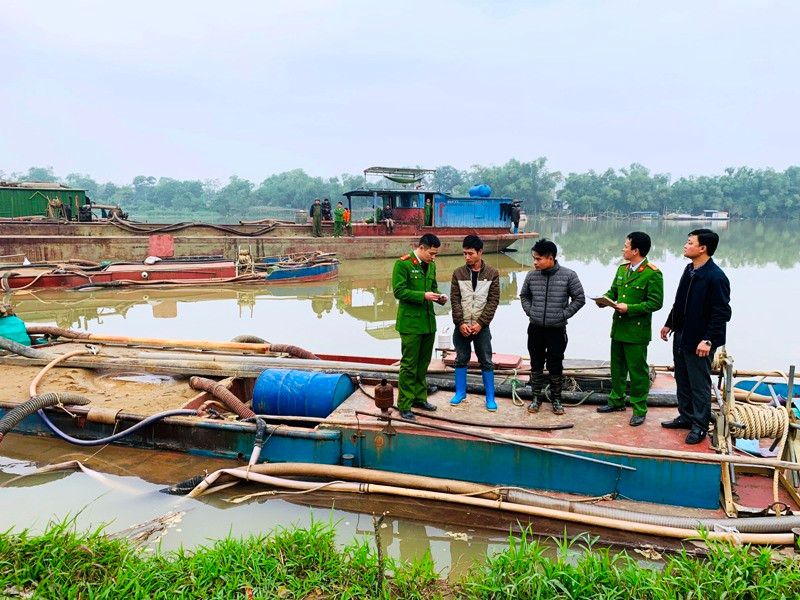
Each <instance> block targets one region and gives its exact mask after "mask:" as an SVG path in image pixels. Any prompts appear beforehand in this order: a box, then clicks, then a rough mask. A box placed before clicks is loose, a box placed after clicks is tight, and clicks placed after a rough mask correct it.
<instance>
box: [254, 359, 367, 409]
mask: <svg viewBox="0 0 800 600" xmlns="http://www.w3.org/2000/svg"><path fill="white" fill-rule="evenodd" d="M354 391H355V387H354V386H353V382H352V381H351V380H350V378H349V377H348V376H347V375H342V374H340V373H333V374H329V373H318V372H314V371H300V370H296V369H292V370H289V369H266V370H265V371H262V372H261V375H259V376H258V379H256V385H255V387H254V388H253V410H254V411H255V412H256V414H259V415H280V416H284V417H320V418H324V417H327V416H328V415H329V414H331V413H332V412H333V411H334V409H335V408H336V407H337V406H339V405H340V404H341V403H342V402H344V401H345V400H346V399H347V397H348V396H350V394H352V393H353V392H354Z"/></svg>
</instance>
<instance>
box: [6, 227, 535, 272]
mask: <svg viewBox="0 0 800 600" xmlns="http://www.w3.org/2000/svg"><path fill="white" fill-rule="evenodd" d="M32 227H33V226H31V225H28V224H22V225H21V226H20V227H19V228H18V227H17V225H16V224H14V225H9V224H6V223H4V224H2V225H0V255H5V254H20V253H24V254H25V255H26V256H27V258H28V260H30V261H31V262H58V261H64V260H68V259H82V260H91V261H96V262H100V261H103V260H143V259H144V258H146V257H147V256H149V252H150V247H149V237H148V236H146V235H137V236H130V235H125V234H124V232H121V230H119V229H117V228H113V230H109V229H107V228H102V227H98V228H97V229H92V230H91V235H85V236H84V235H81V225H79V224H78V225H75V228H76V229H75V230H74V231H72V232H70V229H69V227H71V226H68V225H53V226H52V229H51V228H50V226H49V225H48V226H43V229H41V230H38V231H35V232H34V231H33V229H32ZM287 227H291V226H287ZM299 227H304V226H299ZM12 229H13V231H14V233H10V231H11V230H12ZM28 229H31V231H30V232H29V233H25V231H26V230H28ZM214 233H215V235H203V236H187V235H176V236H174V255H175V256H224V257H225V258H230V259H234V258H236V256H237V254H238V249H239V247H240V246H241V247H245V248H249V249H250V251H251V253H252V254H253V255H254V256H256V257H266V256H277V255H285V254H296V253H308V252H314V251H318V250H321V251H323V252H335V253H336V255H337V256H338V257H339V258H340V259H355V258H387V257H388V258H391V257H397V256H402V255H403V254H406V253H408V252H410V251H411V250H412V249H413V248H415V247H416V245H417V243H418V242H419V237H418V236H417V235H394V236H375V237H341V238H333V237H322V238H315V237H311V236H307V237H301V236H295V235H290V236H264V237H234V236H227V237H226V236H222V235H216V234H218V233H219V232H214ZM109 234H113V235H109ZM535 236H536V234H519V235H513V234H508V233H504V234H494V235H491V236H488V235H484V243H485V250H484V251H485V252H499V251H501V250H504V249H506V248H508V247H509V246H510V245H511V244H513V243H514V242H516V241H517V240H520V239H524V238H527V237H535ZM439 239H440V240H441V242H442V247H441V251H440V255H442V256H446V255H460V254H461V252H462V249H461V242H462V240H463V239H464V233H459V234H457V235H440V236H439Z"/></svg>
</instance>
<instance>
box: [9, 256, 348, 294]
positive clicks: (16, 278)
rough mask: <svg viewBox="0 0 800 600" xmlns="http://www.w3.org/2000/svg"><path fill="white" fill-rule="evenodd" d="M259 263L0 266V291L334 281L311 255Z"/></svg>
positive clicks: (330, 266) (330, 267)
mask: <svg viewBox="0 0 800 600" xmlns="http://www.w3.org/2000/svg"><path fill="white" fill-rule="evenodd" d="M264 261H270V262H268V263H267V262H264V263H261V264H259V265H243V264H241V263H239V262H235V261H232V260H225V259H223V258H220V257H210V258H190V259H176V260H161V259H157V260H155V261H152V260H147V261H144V262H112V263H108V264H97V263H91V262H87V261H72V262H69V263H65V264H48V263H38V264H28V265H0V284H2V289H3V290H4V291H6V292H14V291H21V290H27V289H55V288H70V289H97V288H103V287H114V288H118V287H131V286H144V285H147V286H153V285H159V286H164V285H214V284H234V283H270V284H274V283H287V282H293V283H300V282H308V281H319V280H324V279H330V278H333V277H336V276H337V274H338V269H339V262H338V260H337V259H336V258H335V257H333V256H330V255H324V256H321V255H320V254H319V253H312V254H310V255H307V256H303V257H296V256H295V257H274V258H268V259H264Z"/></svg>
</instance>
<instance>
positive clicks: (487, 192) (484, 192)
mask: <svg viewBox="0 0 800 600" xmlns="http://www.w3.org/2000/svg"><path fill="white" fill-rule="evenodd" d="M491 195H492V188H490V187H489V186H488V185H486V184H485V183H479V184H478V185H473V186H472V187H471V188H469V197H470V198H488V197H489V196H491Z"/></svg>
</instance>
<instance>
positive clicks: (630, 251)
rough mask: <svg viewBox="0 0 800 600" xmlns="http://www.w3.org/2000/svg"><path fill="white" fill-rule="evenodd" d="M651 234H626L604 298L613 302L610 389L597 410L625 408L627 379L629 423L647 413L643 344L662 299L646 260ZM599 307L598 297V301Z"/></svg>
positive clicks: (658, 278) (660, 281) (658, 277)
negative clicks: (629, 410) (606, 402)
mask: <svg viewBox="0 0 800 600" xmlns="http://www.w3.org/2000/svg"><path fill="white" fill-rule="evenodd" d="M650 245H651V242H650V236H649V235H647V234H646V233H642V232H641V231H634V232H633V233H630V234H628V237H627V238H626V240H625V245H624V246H623V247H622V257H623V258H624V259H625V262H624V263H622V264H621V265H620V266H619V268H618V269H617V272H616V274H615V275H614V281H613V282H612V283H611V289H610V290H608V291H607V292H606V293H605V296H606V297H607V298H609V299H611V300H613V301H615V302H616V306H614V317H613V319H612V321H611V393H610V394H609V395H608V404H607V405H605V406H601V407H599V408H598V409H597V412H599V413H609V412H616V411H624V410H625V386H626V382H627V378H628V375H629V374H630V380H631V394H630V402H631V406H632V407H633V416H632V417H631V420H630V425H631V426H633V427H636V426H638V425H641V424H642V423H644V419H645V415H646V414H647V393H648V392H649V391H650V369H649V367H648V365H647V345H648V344H649V343H650V340H651V338H652V332H651V321H652V314H653V313H654V312H656V311H657V310H659V309H660V308H661V306H662V304H663V303H664V277H663V275H662V274H661V271H659V270H658V267H656V266H655V265H654V264H652V263H650V262H648V260H647V258H645V257H646V256H647V253H648V252H649V251H650ZM596 303H597V305H598V306H600V307H601V308H602V307H603V306H605V305H604V304H602V301H596Z"/></svg>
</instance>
